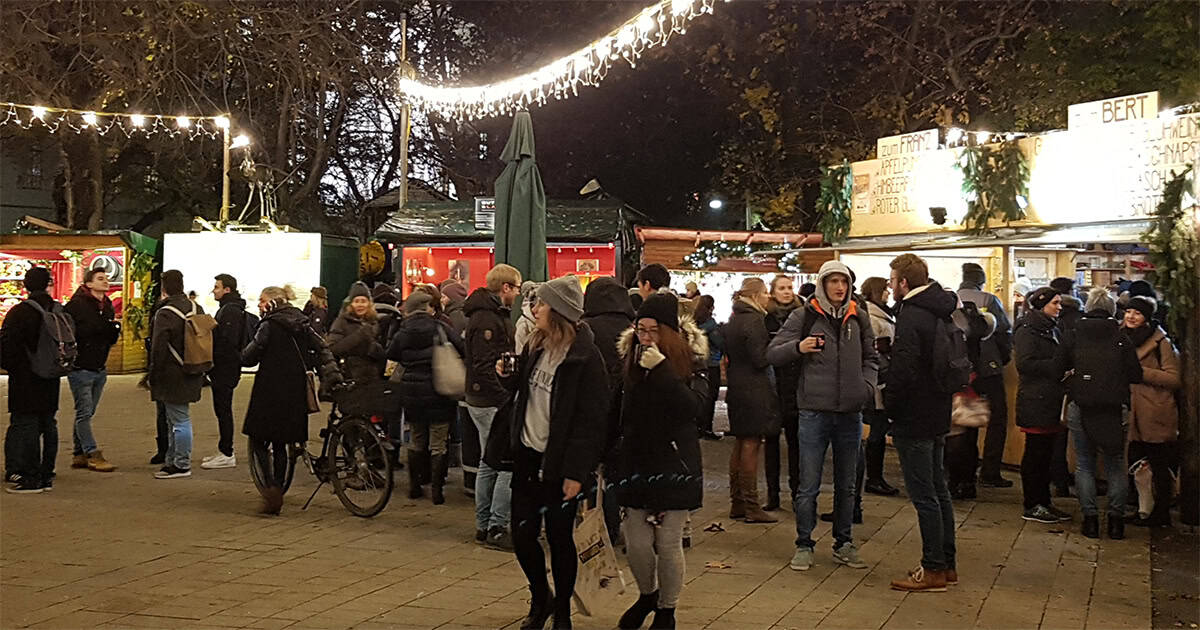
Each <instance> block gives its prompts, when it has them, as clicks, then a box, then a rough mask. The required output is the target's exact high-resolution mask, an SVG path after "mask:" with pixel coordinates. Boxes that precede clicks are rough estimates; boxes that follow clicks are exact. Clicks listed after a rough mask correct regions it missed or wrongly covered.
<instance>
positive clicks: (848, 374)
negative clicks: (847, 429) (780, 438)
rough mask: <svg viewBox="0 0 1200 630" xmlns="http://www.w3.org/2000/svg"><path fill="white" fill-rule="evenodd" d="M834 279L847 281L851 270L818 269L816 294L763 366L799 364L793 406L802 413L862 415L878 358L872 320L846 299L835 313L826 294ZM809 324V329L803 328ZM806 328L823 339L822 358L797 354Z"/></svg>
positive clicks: (826, 266) (869, 400)
mask: <svg viewBox="0 0 1200 630" xmlns="http://www.w3.org/2000/svg"><path fill="white" fill-rule="evenodd" d="M834 273H840V274H842V275H844V276H846V278H847V279H849V278H850V269H849V268H847V267H846V265H844V264H842V263H840V262H838V261H836V260H830V261H828V262H826V263H825V264H824V265H821V271H820V273H819V274H818V275H817V282H816V285H817V290H816V293H815V294H814V295H813V296H812V298H810V299H809V300H808V302H807V303H806V304H805V306H804V308H802V309H796V310H795V311H793V312H792V314H791V316H790V317H788V320H787V322H786V323H784V325H783V328H781V329H780V330H779V334H777V335H775V339H774V340H772V341H771V345H770V347H769V348H768V349H767V360H769V361H770V362H771V364H772V365H774V366H777V367H778V366H784V365H789V364H793V363H799V365H800V381H799V383H798V385H797V388H796V403H797V407H798V408H799V409H800V410H803V411H833V412H843V413H852V412H857V411H862V410H863V409H864V408H865V407H866V406H867V405H870V404H872V403H873V401H874V397H875V388H876V383H877V378H878V371H879V358H878V355H877V354H876V352H875V334H874V332H872V330H871V323H870V315H869V314H868V313H863V312H860V310H862V309H860V307H859V305H858V302H856V301H855V300H854V299H853V297H852V296H851V295H850V294H849V293H847V295H846V300H845V302H843V303H842V304H841V305H839V306H838V307H837V308H834V306H833V303H832V302H830V301H829V297H828V296H827V295H826V293H825V278H827V277H829V275H830V274H834ZM810 318H811V319H812V323H811V324H810V325H806V324H805V320H806V319H810ZM806 327H807V328H809V335H811V334H813V333H824V335H825V348H824V349H823V350H821V351H820V352H813V353H809V354H802V353H801V352H800V349H799V344H800V342H801V341H803V340H804V339H803V338H804V336H805V335H804V334H803V333H804V330H805V328H806Z"/></svg>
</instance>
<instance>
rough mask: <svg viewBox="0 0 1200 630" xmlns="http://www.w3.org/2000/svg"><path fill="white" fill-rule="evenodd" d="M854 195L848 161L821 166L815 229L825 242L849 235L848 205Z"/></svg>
mask: <svg viewBox="0 0 1200 630" xmlns="http://www.w3.org/2000/svg"><path fill="white" fill-rule="evenodd" d="M853 195H854V177H853V176H852V175H851V171H850V163H849V162H847V161H845V160H843V161H842V164H841V165H840V166H834V167H821V195H820V196H819V197H817V214H818V215H820V217H821V220H820V222H819V223H817V229H819V230H821V234H822V235H824V237H825V242H827V243H833V244H837V243H841V242H842V241H845V240H846V237H848V236H849V235H850V205H851V200H852V197H853Z"/></svg>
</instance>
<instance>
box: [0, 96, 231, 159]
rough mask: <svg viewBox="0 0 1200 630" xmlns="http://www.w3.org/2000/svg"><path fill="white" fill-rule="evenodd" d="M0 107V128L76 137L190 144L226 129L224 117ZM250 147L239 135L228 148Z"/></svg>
mask: <svg viewBox="0 0 1200 630" xmlns="http://www.w3.org/2000/svg"><path fill="white" fill-rule="evenodd" d="M0 107H3V108H4V112H3V115H0V126H2V125H16V126H18V127H21V128H22V129H35V128H38V127H40V128H43V129H46V130H47V131H49V132H50V133H57V132H58V131H59V130H60V129H62V128H63V127H64V126H65V127H66V128H67V129H69V130H71V131H74V132H75V133H83V132H84V130H88V129H92V130H95V131H96V133H98V134H100V135H102V136H103V135H105V134H107V133H108V132H110V131H112V130H113V129H114V128H116V129H118V130H120V131H121V132H122V133H124V134H125V136H126V137H129V138H132V137H133V136H134V135H137V134H145V135H147V136H148V135H151V134H156V133H165V134H167V135H169V136H171V137H176V136H186V137H187V138H188V139H189V140H194V139H196V138H197V137H198V136H201V135H203V136H207V137H208V138H210V139H213V140H215V139H217V138H220V137H221V136H222V135H223V134H224V133H225V132H226V131H227V130H228V129H229V116H228V115H227V114H222V115H218V116H188V115H175V116H167V115H162V114H118V113H112V112H95V111H89V110H81V109H70V108H65V107H44V106H41V105H24V104H21V103H0ZM249 144H250V138H249V137H248V136H246V135H245V134H239V135H237V136H235V137H233V139H232V140H231V142H230V147H231V148H234V149H236V148H240V147H245V146H248V145H249Z"/></svg>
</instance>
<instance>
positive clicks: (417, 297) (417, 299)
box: [404, 291, 433, 315]
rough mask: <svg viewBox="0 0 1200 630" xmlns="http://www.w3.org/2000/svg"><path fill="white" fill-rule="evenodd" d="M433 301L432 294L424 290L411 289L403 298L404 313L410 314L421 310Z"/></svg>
mask: <svg viewBox="0 0 1200 630" xmlns="http://www.w3.org/2000/svg"><path fill="white" fill-rule="evenodd" d="M432 303H433V296H432V295H429V294H428V293H426V292H424V291H413V292H412V294H411V295H409V296H408V299H407V300H404V314H405V315H411V314H413V313H416V312H417V311H423V310H425V309H426V308H428V307H429V306H430V305H431V304H432Z"/></svg>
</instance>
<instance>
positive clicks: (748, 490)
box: [738, 475, 779, 523]
mask: <svg viewBox="0 0 1200 630" xmlns="http://www.w3.org/2000/svg"><path fill="white" fill-rule="evenodd" d="M738 482H739V484H738V485H740V486H741V488H742V504H743V505H744V506H745V508H746V522H747V523H778V522H779V519H777V518H775V517H774V516H771V515H770V514H768V513H767V512H765V511H763V509H762V505H760V504H759V502H758V478H757V477H749V476H741V475H738Z"/></svg>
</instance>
